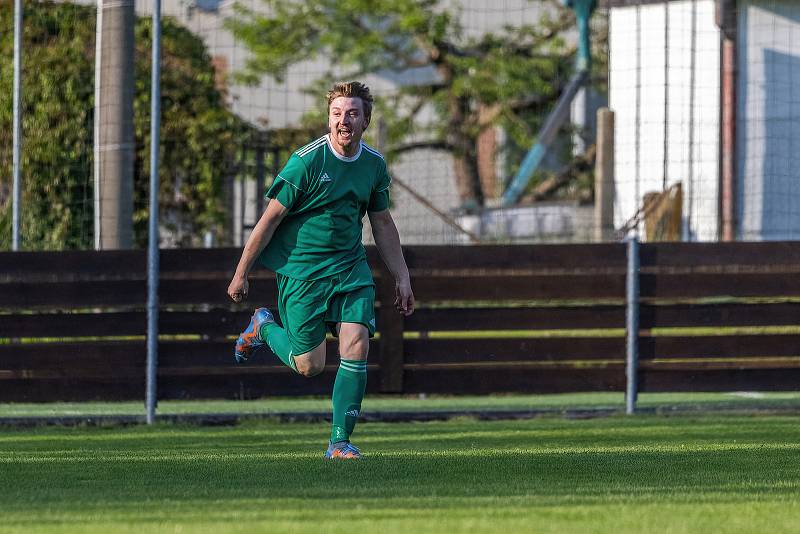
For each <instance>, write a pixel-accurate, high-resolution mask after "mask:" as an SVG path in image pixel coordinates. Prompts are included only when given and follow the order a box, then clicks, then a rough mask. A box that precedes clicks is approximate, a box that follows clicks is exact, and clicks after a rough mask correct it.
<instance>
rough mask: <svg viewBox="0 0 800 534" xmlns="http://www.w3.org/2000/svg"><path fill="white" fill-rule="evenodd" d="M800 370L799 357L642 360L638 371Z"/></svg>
mask: <svg viewBox="0 0 800 534" xmlns="http://www.w3.org/2000/svg"><path fill="white" fill-rule="evenodd" d="M794 368H800V356H788V357H774V356H773V357H760V358H731V359H716V358H715V359H710V360H706V359H702V358H691V359H686V360H643V361H641V362H639V369H646V370H658V371H701V372H704V371H712V370H718V369H794Z"/></svg>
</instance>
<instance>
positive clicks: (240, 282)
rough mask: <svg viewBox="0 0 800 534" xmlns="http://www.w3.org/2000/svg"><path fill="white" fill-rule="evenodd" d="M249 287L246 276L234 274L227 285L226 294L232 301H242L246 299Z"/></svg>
mask: <svg viewBox="0 0 800 534" xmlns="http://www.w3.org/2000/svg"><path fill="white" fill-rule="evenodd" d="M249 289H250V283H249V282H248V281H247V278H242V277H239V276H234V277H233V280H231V283H230V285H228V296H229V297H230V298H231V299H233V301H234V302H242V301H243V300H247V292H248V290H249Z"/></svg>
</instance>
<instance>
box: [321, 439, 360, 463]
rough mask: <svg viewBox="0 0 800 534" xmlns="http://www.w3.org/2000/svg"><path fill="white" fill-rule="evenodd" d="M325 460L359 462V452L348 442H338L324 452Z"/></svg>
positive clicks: (330, 445)
mask: <svg viewBox="0 0 800 534" xmlns="http://www.w3.org/2000/svg"><path fill="white" fill-rule="evenodd" d="M325 459H327V460H360V459H361V451H360V450H358V447H356V446H355V445H353V444H352V443H350V442H349V441H338V442H336V443H331V444H329V445H328V450H327V451H325Z"/></svg>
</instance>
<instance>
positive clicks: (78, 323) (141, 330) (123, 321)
mask: <svg viewBox="0 0 800 534" xmlns="http://www.w3.org/2000/svg"><path fill="white" fill-rule="evenodd" d="M146 332H147V314H146V313H145V312H144V311H132V312H106V313H47V312H44V313H37V314H32V313H25V314H0V337H14V338H69V337H95V336H98V337H99V336H143V335H145V333H146Z"/></svg>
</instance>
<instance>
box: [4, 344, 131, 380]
mask: <svg viewBox="0 0 800 534" xmlns="http://www.w3.org/2000/svg"><path fill="white" fill-rule="evenodd" d="M146 358H147V345H146V343H145V341H105V342H99V343H22V344H12V345H0V370H21V369H30V370H49V371H59V372H61V373H62V374H64V375H78V374H80V373H81V372H83V371H86V372H92V373H94V372H97V371H103V372H108V373H109V374H114V373H115V372H116V371H117V370H118V369H131V368H141V369H144V368H145V364H146Z"/></svg>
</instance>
